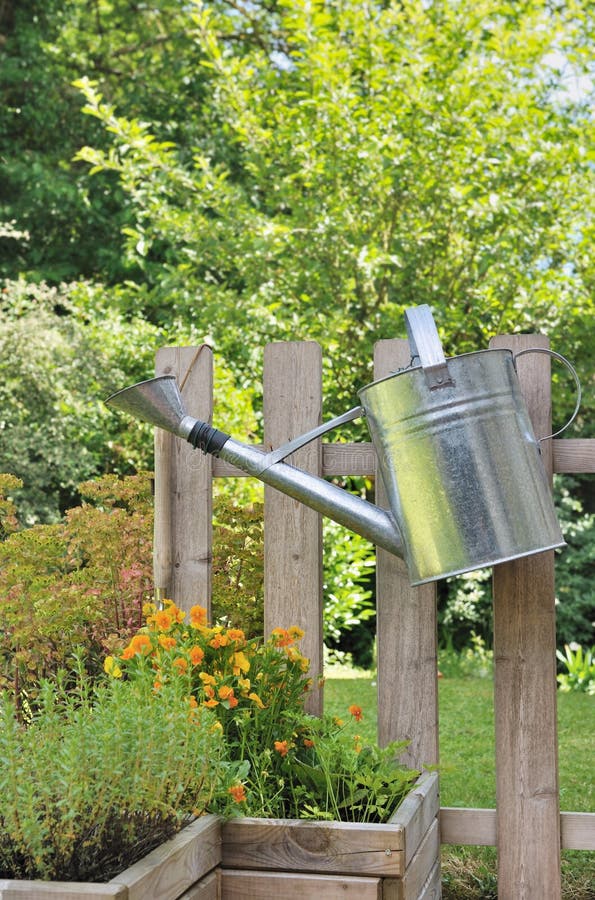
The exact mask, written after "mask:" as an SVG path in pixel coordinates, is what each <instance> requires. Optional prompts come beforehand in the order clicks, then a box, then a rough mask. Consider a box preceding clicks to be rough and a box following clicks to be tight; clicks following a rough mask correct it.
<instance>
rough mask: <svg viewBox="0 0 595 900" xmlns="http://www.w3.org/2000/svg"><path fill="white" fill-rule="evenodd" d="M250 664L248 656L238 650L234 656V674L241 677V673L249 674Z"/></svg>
mask: <svg viewBox="0 0 595 900" xmlns="http://www.w3.org/2000/svg"><path fill="white" fill-rule="evenodd" d="M249 671H250V662H249V660H248V658H247V657H246V654H245V653H244V652H243V651H242V650H237V651H236V652H235V653H234V655H233V674H234V675H239V674H240V672H244V673H246V672H249Z"/></svg>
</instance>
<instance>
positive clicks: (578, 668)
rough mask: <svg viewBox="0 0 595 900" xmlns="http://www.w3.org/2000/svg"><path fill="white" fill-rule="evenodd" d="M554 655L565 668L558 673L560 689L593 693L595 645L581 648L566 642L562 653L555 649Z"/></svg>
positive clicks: (594, 683) (594, 686)
mask: <svg viewBox="0 0 595 900" xmlns="http://www.w3.org/2000/svg"><path fill="white" fill-rule="evenodd" d="M556 656H557V657H558V659H559V660H560V662H561V663H562V665H563V666H564V668H565V669H566V671H563V672H560V674H559V675H558V684H559V685H560V690H561V691H564V692H565V693H567V692H569V691H583V692H584V693H585V694H594V695H595V647H592V648H591V649H590V650H583V648H582V647H581V645H580V644H576V643H572V644H566V645H565V647H564V653H562V652H561V651H560V650H556Z"/></svg>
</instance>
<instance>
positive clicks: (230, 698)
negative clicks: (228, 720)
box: [217, 684, 238, 709]
mask: <svg viewBox="0 0 595 900" xmlns="http://www.w3.org/2000/svg"><path fill="white" fill-rule="evenodd" d="M217 694H218V695H219V699H220V700H221V701H222V702H223V703H224V704H227V706H228V707H229V709H234V707H236V706H237V705H238V698H237V697H236V696H235V694H234V692H233V688H232V687H230V686H229V685H228V684H223V685H221V687H220V688H219V690H218V691H217Z"/></svg>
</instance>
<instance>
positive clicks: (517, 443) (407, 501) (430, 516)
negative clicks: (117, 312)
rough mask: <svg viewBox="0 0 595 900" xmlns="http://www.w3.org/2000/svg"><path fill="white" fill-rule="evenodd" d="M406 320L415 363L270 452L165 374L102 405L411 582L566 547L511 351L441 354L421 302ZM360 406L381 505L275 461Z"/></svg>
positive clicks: (356, 412)
mask: <svg viewBox="0 0 595 900" xmlns="http://www.w3.org/2000/svg"><path fill="white" fill-rule="evenodd" d="M405 317H406V324H407V332H408V336H409V344H410V349H411V355H412V358H413V365H411V366H409V367H408V368H406V369H403V370H400V371H397V372H394V373H393V374H391V375H389V376H388V377H387V378H383V379H380V380H379V381H376V382H373V383H372V384H369V385H367V386H366V387H364V388H362V390H361V391H360V392H359V398H360V401H361V406H357V407H354V408H353V409H351V410H349V411H348V412H347V413H343V415H341V416H338V417H337V418H336V419H332V420H331V421H330V422H326V423H325V424H324V425H320V426H318V427H317V428H314V429H312V430H311V431H309V432H307V434H305V435H301V436H300V437H297V438H294V439H293V440H291V441H289V442H288V443H287V444H285V445H283V446H282V447H278V448H276V449H275V450H272V451H271V452H270V453H264V452H263V451H262V450H259V449H258V448H256V447H252V446H249V445H246V444H241V443H239V442H238V441H235V440H234V439H233V438H231V437H230V436H229V435H228V434H225V433H224V432H222V431H218V430H217V429H216V428H213V427H211V425H209V424H207V423H206V422H201V421H200V420H198V419H195V418H194V417H193V416H190V415H188V413H187V412H186V410H185V408H184V403H183V400H182V397H181V394H180V391H179V390H178V386H177V384H176V379H175V377H174V376H173V375H163V376H160V377H158V378H152V379H150V380H149V381H142V382H140V383H139V384H136V385H133V386H132V387H129V388H126V389H125V390H123V391H119V392H118V393H116V394H113V395H112V396H111V397H110V398H109V399H108V400H107V403H108V404H109V405H110V406H113V407H115V408H117V409H120V410H122V411H124V412H126V413H128V414H130V415H132V416H134V417H135V418H137V419H141V420H142V421H144V422H149V423H150V424H152V425H154V426H156V427H158V428H163V429H165V430H166V431H170V432H172V433H173V434H174V435H177V436H178V437H180V438H184V439H185V440H187V441H189V442H190V443H191V444H192V446H193V447H197V448H199V449H201V450H203V452H204V453H211V454H213V455H215V456H219V457H221V458H222V459H223V460H225V461H226V462H228V463H231V464H232V465H234V466H235V467H236V468H238V469H240V470H241V471H243V472H245V473H246V474H247V475H252V476H254V477H255V478H258V479H259V480H260V481H263V482H264V483H265V484H269V485H271V486H272V487H274V488H276V489H277V490H280V491H281V492H282V493H285V494H287V495H288V496H290V497H293V498H294V499H295V500H299V501H300V502H302V503H304V504H305V505H306V506H309V507H311V508H312V509H315V510H316V511H317V512H320V513H322V514H323V515H325V516H328V517H329V518H330V519H333V520H334V521H335V522H338V523H339V524H341V525H344V526H346V527H347V528H349V529H351V530H352V531H355V532H356V533H357V534H360V535H362V536H363V537H365V538H367V539H368V540H370V541H371V542H372V543H374V544H376V545H378V546H379V547H382V548H383V549H385V550H388V551H389V552H390V553H392V554H394V555H395V556H399V557H402V558H404V559H405V562H406V563H407V568H408V570H409V576H410V580H411V583H412V584H414V585H416V584H423V583H425V582H428V581H435V580H437V579H440V578H446V577H448V576H451V575H459V574H462V573H464V572H470V571H473V570H474V569H480V568H485V567H488V566H493V565H496V564H497V563H502V562H507V561H509V560H512V559H516V558H518V557H521V556H529V555H531V554H533V553H541V552H542V551H544V550H551V549H554V548H556V547H561V546H563V544H564V540H563V538H562V534H561V532H560V527H559V525H558V521H557V518H556V513H555V509H554V505H553V502H552V497H551V491H550V488H549V485H548V480H547V477H546V473H545V470H544V468H543V463H542V460H541V457H540V450H539V441H537V440H536V438H535V436H534V434H533V429H532V426H531V421H530V418H529V415H528V412H527V409H526V407H525V404H524V400H523V397H522V395H521V391H520V385H519V382H518V378H517V376H516V369H515V358H514V357H513V355H512V353H511V351H509V350H503V349H502V350H481V351H478V352H476V353H467V354H464V355H463V356H458V357H453V358H450V359H448V360H447V359H445V357H444V354H443V352H442V347H441V345H440V341H439V338H438V332H437V330H436V326H435V324H434V321H433V318H432V315H431V312H430V309H429V307H427V306H420V307H416V308H414V309H411V310H407V312H406V315H405ZM522 352H529V351H522ZM538 352H549V353H551V354H552V356H556V357H558V359H561V360H562V361H563V362H565V363H566V364H567V365H568V367H569V369H570V370H571V372H572V373H573V374H574V375H575V380H577V381H578V379H576V373H574V370H573V369H572V367H571V366H570V364H569V363H568V362H567V361H566V360H564V358H563V357H560V356H559V354H555V353H553V352H552V351H538ZM577 406H578V404H577ZM362 414H364V415H365V416H366V419H367V423H368V427H369V430H370V433H371V437H372V442H373V444H374V448H375V450H376V455H377V458H378V468H379V472H380V476H381V478H382V481H383V483H384V488H385V491H386V495H387V498H388V503H389V510H385V509H381V508H380V507H377V506H375V505H374V504H372V503H369V502H368V501H366V500H363V499H361V498H360V497H356V496H354V495H352V494H350V493H349V492H348V491H345V490H343V489H342V488H339V487H337V486H336V485H334V484H332V483H331V482H328V481H326V480H325V479H324V478H319V477H317V476H315V475H311V474H310V473H308V472H303V471H301V470H300V469H298V468H296V467H294V466H292V465H288V464H287V463H285V462H283V460H284V459H285V458H286V457H287V456H288V455H289V454H291V453H293V452H294V451H295V450H297V449H298V448H299V447H302V446H304V444H307V443H309V442H310V441H312V440H314V439H316V438H318V437H320V436H321V435H322V434H324V433H325V432H327V431H329V430H330V429H331V428H334V427H336V426H337V425H340V424H341V423H343V422H347V421H350V420H351V419H354V418H357V417H358V416H360V415H362ZM575 414H576V410H575ZM571 421H572V420H571ZM558 433H559V432H558Z"/></svg>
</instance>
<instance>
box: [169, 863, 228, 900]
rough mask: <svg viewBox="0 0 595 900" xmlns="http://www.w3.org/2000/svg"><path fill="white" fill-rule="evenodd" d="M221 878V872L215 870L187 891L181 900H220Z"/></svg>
mask: <svg viewBox="0 0 595 900" xmlns="http://www.w3.org/2000/svg"><path fill="white" fill-rule="evenodd" d="M219 882H220V876H219V870H218V869H215V871H214V872H210V873H209V874H208V875H205V877H204V878H201V879H200V881H199V882H197V884H194V885H193V886H192V887H191V888H189V889H188V890H187V891H185V892H184V893H183V894H182V896H181V897H180V898H179V900H220V897H221V890H220V883H219Z"/></svg>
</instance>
